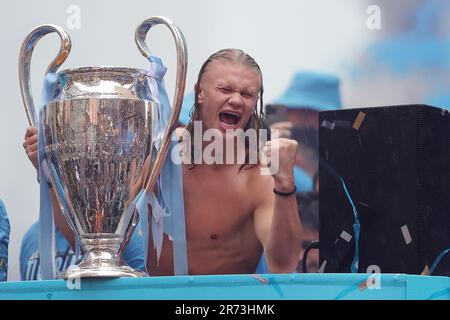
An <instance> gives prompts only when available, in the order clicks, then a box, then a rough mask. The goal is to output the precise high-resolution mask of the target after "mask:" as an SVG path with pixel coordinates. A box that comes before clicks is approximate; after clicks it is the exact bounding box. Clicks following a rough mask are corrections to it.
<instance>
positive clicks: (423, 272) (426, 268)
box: [420, 266, 430, 276]
mask: <svg viewBox="0 0 450 320" xmlns="http://www.w3.org/2000/svg"><path fill="white" fill-rule="evenodd" d="M420 275H422V276H429V275H430V269H429V268H428V266H425V268H424V269H423V271H422V272H421V273H420Z"/></svg>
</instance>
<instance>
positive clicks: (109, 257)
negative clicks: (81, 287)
mask: <svg viewBox="0 0 450 320" xmlns="http://www.w3.org/2000/svg"><path fill="white" fill-rule="evenodd" d="M122 242H123V238H122V237H119V236H117V235H116V234H86V235H83V236H82V237H81V244H82V246H83V249H84V252H85V254H84V258H83V260H82V261H81V262H80V263H79V264H77V265H74V266H70V267H68V268H67V270H66V271H64V272H62V273H60V274H58V276H57V277H58V278H59V279H69V280H70V279H80V278H121V277H128V278H130V277H131V278H138V277H145V276H147V273H145V272H142V271H139V270H135V269H133V268H131V267H129V266H127V265H126V264H125V262H124V260H123V258H122V252H121V251H122V250H121V249H120V248H121V244H122Z"/></svg>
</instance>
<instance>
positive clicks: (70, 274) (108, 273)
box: [57, 265, 147, 280]
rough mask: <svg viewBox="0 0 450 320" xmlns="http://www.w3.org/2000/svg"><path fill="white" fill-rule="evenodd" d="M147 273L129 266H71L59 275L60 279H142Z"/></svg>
mask: <svg viewBox="0 0 450 320" xmlns="http://www.w3.org/2000/svg"><path fill="white" fill-rule="evenodd" d="M146 276H147V273H145V272H143V271H139V270H135V269H133V268H130V267H128V266H100V267H99V266H81V265H77V266H71V267H69V268H68V269H67V270H66V271H65V272H61V273H60V274H58V276H57V277H58V279H69V280H70V279H80V278H122V277H128V278H140V277H146Z"/></svg>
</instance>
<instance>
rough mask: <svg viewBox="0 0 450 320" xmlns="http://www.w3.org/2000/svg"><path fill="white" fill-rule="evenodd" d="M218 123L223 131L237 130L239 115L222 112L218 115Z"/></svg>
mask: <svg viewBox="0 0 450 320" xmlns="http://www.w3.org/2000/svg"><path fill="white" fill-rule="evenodd" d="M219 121H220V126H221V127H222V128H223V129H225V130H227V129H233V130H236V129H237V128H239V123H240V121H241V115H240V114H238V113H236V112H232V111H222V112H220V113H219Z"/></svg>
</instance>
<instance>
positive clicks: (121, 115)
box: [19, 17, 187, 278]
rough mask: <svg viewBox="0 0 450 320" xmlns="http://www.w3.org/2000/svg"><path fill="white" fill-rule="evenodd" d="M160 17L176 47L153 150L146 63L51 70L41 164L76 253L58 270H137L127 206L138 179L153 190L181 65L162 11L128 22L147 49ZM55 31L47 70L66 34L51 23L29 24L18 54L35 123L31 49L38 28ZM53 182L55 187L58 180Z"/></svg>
mask: <svg viewBox="0 0 450 320" xmlns="http://www.w3.org/2000/svg"><path fill="white" fill-rule="evenodd" d="M157 24H164V25H166V26H167V27H168V28H169V29H170V31H171V33H172V35H173V37H174V39H175V44H176V51H177V73H176V87H175V97H174V101H173V108H172V111H171V115H170V119H169V124H168V126H167V128H166V131H165V135H164V137H163V140H162V144H161V147H160V149H159V152H156V151H155V146H154V141H152V126H153V124H154V123H153V121H158V119H155V116H154V115H155V114H157V113H155V108H157V107H158V105H157V102H156V101H157V100H155V99H154V97H152V95H151V93H150V92H149V81H150V79H149V76H148V73H147V71H145V70H139V69H133V68H125V67H83V68H75V69H69V70H64V71H60V72H58V73H57V74H56V75H57V78H58V85H59V88H60V90H59V94H58V95H57V97H56V98H54V99H53V100H51V101H50V102H49V103H47V104H46V105H45V106H44V107H43V113H42V125H43V134H44V141H45V153H46V156H47V161H46V163H44V164H45V166H46V167H47V168H46V169H47V170H48V171H49V172H50V179H51V182H52V184H53V186H54V187H55V190H56V191H57V196H58V201H59V203H60V206H61V208H63V209H64V208H65V209H66V210H63V213H64V215H65V217H66V219H67V221H68V223H69V225H70V226H71V227H72V229H73V232H74V234H75V236H76V237H78V239H79V240H80V243H81V249H82V251H83V253H84V259H83V260H82V262H81V263H79V264H78V265H77V266H75V267H72V268H69V269H68V270H67V271H66V272H64V273H61V274H59V275H58V277H59V278H76V277H139V276H144V275H145V273H143V272H140V271H137V270H134V269H132V268H130V267H129V266H127V265H126V263H125V262H124V259H123V251H124V248H125V246H126V244H127V243H128V241H129V239H130V237H131V235H132V233H133V231H134V229H135V227H136V225H137V224H138V222H139V217H138V214H137V212H136V211H135V210H127V209H128V206H129V205H130V204H131V202H132V201H133V199H134V198H135V197H136V195H137V193H138V192H139V191H140V190H141V189H142V188H143V187H144V188H145V192H146V193H147V195H148V194H149V192H150V190H153V188H154V186H155V183H156V180H157V177H158V175H159V173H160V171H161V168H162V165H163V163H164V159H165V157H166V155H167V151H168V148H169V143H170V140H171V135H172V133H173V130H174V129H175V127H176V123H177V121H178V117H179V114H180V110H181V104H182V100H183V93H184V86H185V80H186V69H187V51H186V44H185V40H184V37H183V34H182V33H181V31H180V30H179V29H178V28H177V27H176V26H175V25H174V24H173V22H171V21H170V20H169V19H167V18H164V17H152V18H150V19H148V20H145V21H144V22H143V23H142V24H141V25H139V27H138V28H137V29H136V33H135V41H136V44H137V46H138V49H139V51H140V52H141V53H142V54H143V55H144V56H145V57H149V55H150V53H149V50H148V48H147V46H146V44H145V38H146V35H147V32H148V30H149V29H150V28H151V27H153V26H154V25H157ZM53 32H56V33H57V34H58V35H59V37H60V39H61V48H60V51H59V53H58V55H57V57H56V58H55V59H54V60H53V62H52V63H51V64H50V65H49V67H48V69H47V73H49V72H53V73H54V72H56V70H57V69H58V68H59V67H60V65H61V64H62V63H63V62H64V61H65V60H66V58H67V56H68V55H69V52H70V48H71V41H70V38H69V36H68V35H67V34H66V33H65V32H64V30H63V29H62V28H60V27H58V26H54V25H42V26H38V27H36V28H35V29H34V30H32V31H31V32H30V34H29V35H28V36H27V37H26V39H25V40H24V42H23V44H22V47H21V50H20V57H19V81H20V89H21V93H22V99H23V102H24V105H25V110H26V113H27V117H28V121H29V123H30V125H33V126H36V125H37V118H36V112H35V108H34V104H33V99H32V94H31V85H30V63H31V55H32V52H33V49H34V47H35V45H36V43H37V42H38V41H39V39H41V38H42V37H43V36H44V35H46V34H48V33H53ZM58 186H59V188H58Z"/></svg>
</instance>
